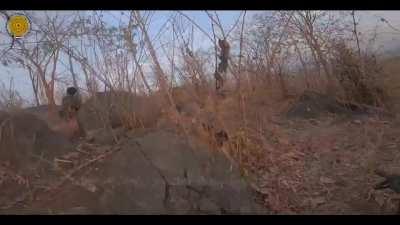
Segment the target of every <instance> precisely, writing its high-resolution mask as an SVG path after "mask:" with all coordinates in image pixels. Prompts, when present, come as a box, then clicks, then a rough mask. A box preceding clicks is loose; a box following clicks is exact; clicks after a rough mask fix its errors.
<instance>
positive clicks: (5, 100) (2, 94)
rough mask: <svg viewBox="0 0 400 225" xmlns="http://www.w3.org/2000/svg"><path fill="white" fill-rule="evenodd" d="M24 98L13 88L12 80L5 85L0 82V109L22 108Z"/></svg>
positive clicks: (12, 109)
mask: <svg viewBox="0 0 400 225" xmlns="http://www.w3.org/2000/svg"><path fill="white" fill-rule="evenodd" d="M23 104H24V100H23V99H22V97H21V95H20V94H19V93H18V91H16V90H15V89H14V84H13V80H12V79H11V80H10V84H9V86H8V87H7V85H5V84H4V83H3V82H1V83H0V110H6V111H14V110H18V109H21V108H22V105H23Z"/></svg>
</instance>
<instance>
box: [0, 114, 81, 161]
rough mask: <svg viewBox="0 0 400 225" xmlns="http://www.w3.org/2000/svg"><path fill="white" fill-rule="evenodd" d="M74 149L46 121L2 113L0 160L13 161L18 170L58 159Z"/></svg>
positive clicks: (29, 116)
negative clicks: (42, 160)
mask: <svg viewBox="0 0 400 225" xmlns="http://www.w3.org/2000/svg"><path fill="white" fill-rule="evenodd" d="M71 149H73V144H72V143H71V142H70V141H69V140H68V139H67V138H66V137H65V136H63V135H62V134H60V133H58V132H56V131H54V130H52V129H50V128H49V126H48V125H47V124H46V122H45V121H44V120H42V119H40V118H38V117H37V116H35V115H34V114H31V113H27V112H23V111H21V112H13V113H7V112H0V161H2V162H4V161H9V162H10V164H11V165H13V166H15V167H16V168H21V167H29V164H27V163H29V162H33V161H38V159H40V158H43V159H45V160H50V161H52V160H53V159H54V158H55V157H57V156H60V155H62V154H65V153H67V152H69V151H71Z"/></svg>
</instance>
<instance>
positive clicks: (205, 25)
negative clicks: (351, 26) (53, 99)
mask: <svg viewBox="0 0 400 225" xmlns="http://www.w3.org/2000/svg"><path fill="white" fill-rule="evenodd" d="M181 12H182V13H184V14H185V15H187V16H188V17H190V18H191V19H193V20H194V21H195V22H196V23H197V24H198V25H199V26H200V27H202V29H204V30H205V31H206V32H207V33H209V34H211V24H210V20H209V18H208V16H207V14H206V12H205V11H181ZM260 12H261V11H247V17H246V18H248V19H247V20H250V18H251V17H253V16H254V15H255V14H256V13H260ZM63 13H68V12H63ZM173 13H174V11H157V12H156V13H155V14H154V16H153V17H152V20H151V26H150V29H149V33H150V36H151V37H154V36H155V35H156V34H158V33H159V31H160V27H162V25H163V24H164V23H165V22H166V20H167V18H169V16H170V15H171V14H173ZM217 13H218V16H219V18H220V20H221V23H222V25H223V27H224V30H230V28H231V27H232V26H233V24H234V23H235V21H236V19H237V18H238V16H240V14H241V11H218V12H217ZM356 14H357V15H358V16H359V18H360V21H359V29H360V31H361V32H362V33H363V34H368V33H371V32H373V31H374V29H375V28H376V29H377V31H378V37H377V43H378V45H382V50H383V51H388V52H390V51H392V52H393V51H396V52H400V11H356ZM104 15H105V16H104V18H105V20H106V21H107V22H108V23H110V24H113V25H115V26H118V24H119V22H120V21H119V18H121V17H122V18H125V21H127V18H128V15H129V12H127V11H122V12H121V11H105V12H104ZM381 17H383V18H385V19H386V20H388V21H389V22H390V24H391V25H392V26H393V27H394V28H395V29H398V31H396V30H394V29H393V28H391V27H389V26H387V25H386V24H384V23H382V22H379V19H380V18H381ZM187 28H190V29H191V27H187ZM194 31H195V35H194V38H195V40H194V46H193V47H194V50H196V49H207V48H210V47H211V46H212V43H211V41H210V40H209V39H208V38H207V37H206V36H205V35H203V34H202V33H201V31H199V30H198V29H196V27H195V28H194ZM170 33H171V32H166V31H165V30H164V31H162V32H161V35H168V34H170ZM0 34H1V35H0V49H3V48H4V44H7V43H8V42H7V41H8V40H6V38H7V36H5V34H6V30H5V20H4V18H1V19H0ZM185 38H186V37H185ZM159 44H160V43H159ZM155 47H156V48H157V45H156V46H155ZM0 57H1V56H0ZM10 79H13V81H14V84H15V87H16V89H17V90H18V91H19V92H20V94H21V95H22V96H23V97H24V98H30V99H31V98H32V87H31V83H30V80H29V78H28V75H27V74H26V71H24V70H21V69H15V68H9V67H7V68H5V67H4V66H0V82H1V81H2V82H5V83H9V80H10Z"/></svg>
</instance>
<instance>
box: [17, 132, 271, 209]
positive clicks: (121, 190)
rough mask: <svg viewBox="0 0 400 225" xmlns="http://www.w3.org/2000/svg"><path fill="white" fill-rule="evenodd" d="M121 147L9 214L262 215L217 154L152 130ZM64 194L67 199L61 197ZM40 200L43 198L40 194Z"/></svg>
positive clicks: (236, 172) (234, 169)
mask: <svg viewBox="0 0 400 225" xmlns="http://www.w3.org/2000/svg"><path fill="white" fill-rule="evenodd" d="M120 147H121V148H120V150H119V151H116V152H114V153H113V154H112V155H110V156H109V158H107V159H106V160H104V161H103V162H102V163H100V164H97V165H94V168H97V169H95V170H91V171H92V172H91V173H85V176H82V177H75V178H74V181H75V183H77V184H85V185H84V186H83V185H81V186H79V185H74V184H72V183H68V184H66V185H65V186H64V187H63V188H62V190H60V191H59V192H58V194H57V195H55V196H54V197H52V198H51V199H48V198H47V200H46V201H40V202H37V203H36V204H35V203H34V204H32V205H29V206H28V207H27V208H25V209H24V210H22V209H21V208H19V209H10V212H11V213H24V214H25V213H28V212H33V213H35V212H45V211H46V209H47V210H48V211H52V212H53V213H70V212H71V211H72V212H75V211H76V210H78V213H83V214H87V213H91V214H229V213H233V214H263V213H267V212H268V211H267V210H266V209H265V208H263V207H262V206H260V205H259V204H257V203H256V202H255V201H254V200H253V198H254V195H253V194H254V193H253V191H252V190H251V188H250V187H249V185H248V184H247V183H246V182H245V180H244V179H243V178H242V177H241V174H240V172H239V169H238V168H237V167H236V165H235V164H234V163H231V162H230V161H229V160H228V159H227V158H226V157H225V156H224V155H223V154H222V153H221V152H219V151H213V152H212V151H209V150H208V149H207V147H206V146H204V145H201V144H198V143H197V144H196V143H195V142H193V143H192V144H189V143H188V140H186V139H183V138H182V137H181V136H179V135H177V134H175V133H170V132H166V131H154V132H150V133H147V134H145V135H140V136H135V137H130V138H127V139H125V140H124V141H123V142H121V145H120ZM65 195H68V196H69V197H68V198H67V199H66V198H65ZM40 198H41V199H45V198H44V196H42V197H40Z"/></svg>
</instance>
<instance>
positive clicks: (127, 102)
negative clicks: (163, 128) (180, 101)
mask: <svg viewBox="0 0 400 225" xmlns="http://www.w3.org/2000/svg"><path fill="white" fill-rule="evenodd" d="M160 116H161V105H160V102H159V100H158V99H157V96H154V97H147V96H138V95H134V94H130V93H129V92H122V91H120V92H98V93H96V94H95V95H94V96H93V97H91V98H89V99H88V100H87V101H86V102H85V103H84V104H83V105H82V107H81V108H80V110H79V112H78V120H79V122H80V124H81V125H82V127H83V129H84V130H85V131H89V130H94V129H99V128H104V127H107V126H108V125H110V126H111V127H112V128H115V127H120V126H123V125H125V126H128V127H131V128H132V127H151V126H154V125H155V124H156V122H157V120H158V118H159V117H160ZM106 125H107V126H106Z"/></svg>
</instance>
